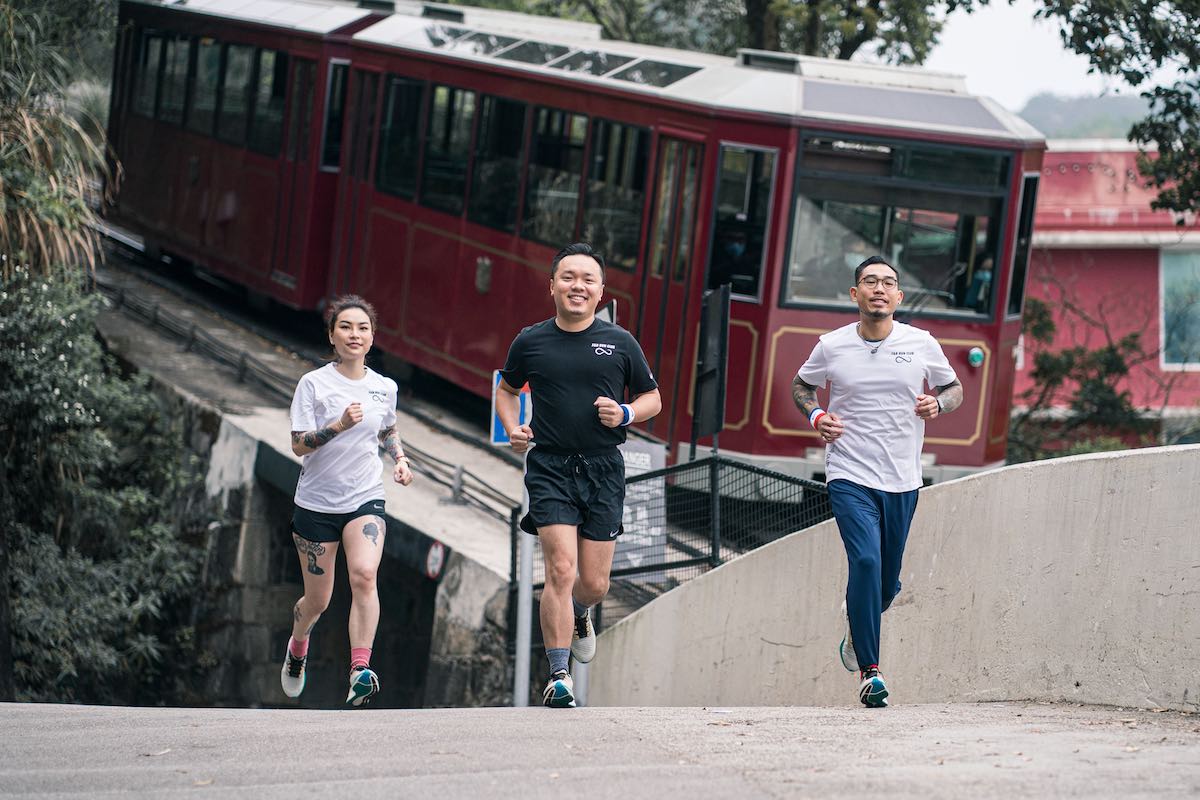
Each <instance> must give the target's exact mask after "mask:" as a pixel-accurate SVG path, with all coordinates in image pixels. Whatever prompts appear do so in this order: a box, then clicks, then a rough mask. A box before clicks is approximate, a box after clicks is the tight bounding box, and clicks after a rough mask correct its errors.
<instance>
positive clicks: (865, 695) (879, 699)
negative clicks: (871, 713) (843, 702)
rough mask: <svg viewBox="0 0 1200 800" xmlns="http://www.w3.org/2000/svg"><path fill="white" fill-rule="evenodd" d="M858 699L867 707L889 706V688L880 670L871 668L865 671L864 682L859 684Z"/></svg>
mask: <svg viewBox="0 0 1200 800" xmlns="http://www.w3.org/2000/svg"><path fill="white" fill-rule="evenodd" d="M858 699H859V701H860V702H861V703H862V704H863V705H864V706H866V707H867V708H884V707H886V706H887V704H888V688H887V684H886V683H884V682H883V674H882V673H880V671H879V670H877V669H869V670H866V671H864V672H863V675H862V683H860V684H859V685H858Z"/></svg>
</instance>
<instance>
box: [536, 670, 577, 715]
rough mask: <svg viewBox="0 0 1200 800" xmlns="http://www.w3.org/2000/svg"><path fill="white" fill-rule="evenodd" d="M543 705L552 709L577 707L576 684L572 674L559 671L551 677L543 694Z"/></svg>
mask: <svg viewBox="0 0 1200 800" xmlns="http://www.w3.org/2000/svg"><path fill="white" fill-rule="evenodd" d="M542 704H543V705H546V706H549V707H550V708H574V707H575V682H574V681H573V680H571V673H569V672H567V671H566V670H565V669H564V670H559V671H558V672H556V673H554V674H553V675H551V676H550V681H549V682H548V683H547V684H546V691H544V692H542Z"/></svg>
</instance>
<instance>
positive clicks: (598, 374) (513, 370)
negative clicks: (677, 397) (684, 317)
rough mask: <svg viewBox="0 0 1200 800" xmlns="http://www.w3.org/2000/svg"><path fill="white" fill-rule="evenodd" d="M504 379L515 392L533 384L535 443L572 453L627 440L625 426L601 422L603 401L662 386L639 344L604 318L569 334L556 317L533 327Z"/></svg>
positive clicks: (511, 354)
mask: <svg viewBox="0 0 1200 800" xmlns="http://www.w3.org/2000/svg"><path fill="white" fill-rule="evenodd" d="M500 375H501V376H502V377H503V378H504V382H505V383H507V384H508V385H509V386H511V387H513V388H514V389H519V388H521V387H522V386H524V385H525V383H526V382H528V383H529V390H530V392H531V393H532V394H533V422H532V423H530V426H531V427H532V428H533V442H534V444H536V445H537V446H539V447H545V448H549V449H553V450H561V451H569V452H572V453H577V452H587V451H591V450H600V449H602V448H605V447H615V446H616V445H619V444H621V443H622V442H624V441H625V429H624V428H622V427H620V426H618V427H616V428H606V427H605V426H604V425H603V424H602V423H601V422H600V417H599V415H598V414H597V413H596V407H595V406H594V405H593V404H594V403H595V402H596V398H597V397H611V398H612V399H613V400H616V401H617V402H618V403H624V402H628V399H632V397H634V396H636V395H639V394H643V393H645V392H649V391H651V390H652V389H657V388H658V383H657V382H655V380H654V375H653V373H651V372H650V365H649V364H647V363H646V356H645V355H644V354H643V353H642V348H641V347H640V346H639V345H638V343H637V340H636V339H634V338H633V336H631V335H630V333H629V331H627V330H625V329H624V328H622V327H619V326H617V325H613V324H612V323H610V322H604V321H602V320H599V319H597V320H595V321H593V322H592V324H591V325H590V326H588V328H587V329H586V330H583V331H579V332H577V333H570V332H568V331H564V330H563V329H562V328H560V327H558V325H557V324H555V322H554V319H553V318H551V319H548V320H546V321H545V322H539V323H537V324H536V325H530V326H529V327H528V328H525V329H524V330H523V331H521V332H520V333H519V334H517V338H516V339H513V343H512V346H511V347H510V348H509V349H508V360H507V361H506V362H505V364H504V369H503V370H501V372H500ZM626 389H629V392H630V396H629V398H626V394H625V390H626Z"/></svg>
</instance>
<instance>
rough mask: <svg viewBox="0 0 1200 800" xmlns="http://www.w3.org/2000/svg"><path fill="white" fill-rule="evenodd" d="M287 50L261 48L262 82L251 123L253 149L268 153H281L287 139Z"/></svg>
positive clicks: (259, 56) (257, 89)
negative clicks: (284, 116)
mask: <svg viewBox="0 0 1200 800" xmlns="http://www.w3.org/2000/svg"><path fill="white" fill-rule="evenodd" d="M287 73H288V56H287V53H277V52H275V51H274V50H259V51H258V69H257V71H256V74H257V76H258V86H257V88H256V92H255V99H254V116H253V119H252V120H251V123H250V142H249V144H250V149H251V150H254V151H257V152H259V153H262V154H264V155H268V156H277V155H279V145H280V143H281V142H282V140H283V108H284V101H285V100H286V98H287Z"/></svg>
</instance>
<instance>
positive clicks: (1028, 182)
mask: <svg viewBox="0 0 1200 800" xmlns="http://www.w3.org/2000/svg"><path fill="white" fill-rule="evenodd" d="M1037 191H1038V176H1037V175H1028V176H1026V177H1025V179H1024V180H1023V181H1022V182H1021V212H1020V214H1021V215H1020V217H1018V218H1017V247H1016V250H1015V252H1014V253H1013V276H1012V283H1010V284H1009V285H1008V313H1009V315H1013V316H1015V315H1017V314H1020V313H1021V311H1022V309H1023V308H1024V307H1025V272H1026V270H1028V269H1029V250H1030V245H1031V244H1032V243H1033V210H1034V206H1035V205H1036V203H1037Z"/></svg>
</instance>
